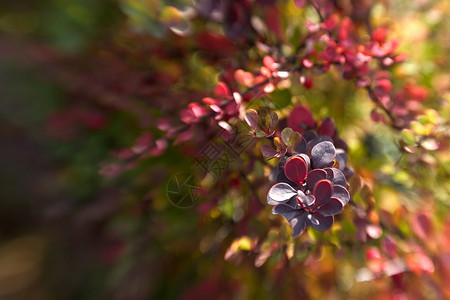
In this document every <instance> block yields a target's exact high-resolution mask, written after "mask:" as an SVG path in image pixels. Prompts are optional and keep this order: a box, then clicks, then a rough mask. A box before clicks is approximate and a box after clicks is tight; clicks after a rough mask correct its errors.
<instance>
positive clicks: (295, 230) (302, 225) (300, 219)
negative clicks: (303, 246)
mask: <svg viewBox="0 0 450 300" xmlns="http://www.w3.org/2000/svg"><path fill="white" fill-rule="evenodd" d="M304 215H305V214H303V213H300V214H299V215H298V216H296V217H294V218H293V219H292V220H290V221H289V223H291V226H292V237H297V236H299V235H300V234H302V233H303V232H304V231H305V229H306V222H305V217H304Z"/></svg>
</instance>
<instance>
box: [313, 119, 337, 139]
mask: <svg viewBox="0 0 450 300" xmlns="http://www.w3.org/2000/svg"><path fill="white" fill-rule="evenodd" d="M317 133H318V134H319V135H325V136H328V137H330V138H332V137H333V136H334V135H335V134H336V126H335V125H334V121H333V119H331V118H325V119H324V120H323V122H322V124H321V125H320V127H319V128H318V129H317Z"/></svg>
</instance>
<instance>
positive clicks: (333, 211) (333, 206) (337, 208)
mask: <svg viewBox="0 0 450 300" xmlns="http://www.w3.org/2000/svg"><path fill="white" fill-rule="evenodd" d="M343 208H344V204H343V203H342V202H341V201H340V200H339V199H336V198H331V199H330V201H328V202H327V203H325V204H324V205H322V206H321V207H320V208H319V211H318V213H319V214H321V215H322V216H325V217H327V216H333V215H337V214H339V213H341V212H342V209H343Z"/></svg>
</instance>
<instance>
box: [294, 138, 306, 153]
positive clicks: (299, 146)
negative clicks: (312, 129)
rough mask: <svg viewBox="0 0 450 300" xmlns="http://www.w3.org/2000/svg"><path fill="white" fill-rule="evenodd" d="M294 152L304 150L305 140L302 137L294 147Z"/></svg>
mask: <svg viewBox="0 0 450 300" xmlns="http://www.w3.org/2000/svg"><path fill="white" fill-rule="evenodd" d="M295 152H297V153H305V152H306V140H305V139H304V138H303V137H302V139H301V141H300V143H299V144H298V145H297V147H295Z"/></svg>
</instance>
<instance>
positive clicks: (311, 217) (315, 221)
mask: <svg viewBox="0 0 450 300" xmlns="http://www.w3.org/2000/svg"><path fill="white" fill-rule="evenodd" d="M307 219H308V220H309V222H310V223H311V225H313V226H314V225H315V226H317V225H319V224H320V222H319V220H318V219H317V218H316V217H315V216H314V215H313V214H308V215H307Z"/></svg>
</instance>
